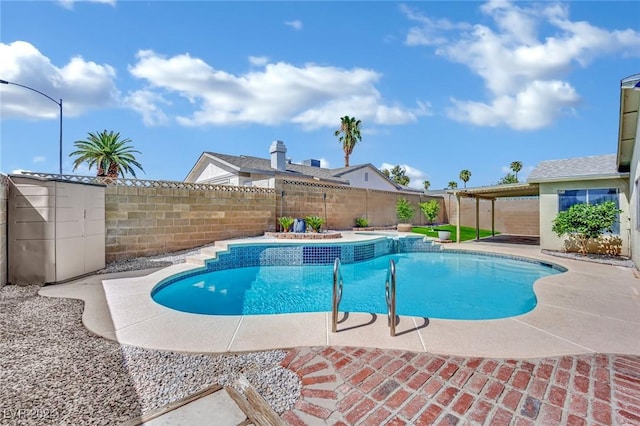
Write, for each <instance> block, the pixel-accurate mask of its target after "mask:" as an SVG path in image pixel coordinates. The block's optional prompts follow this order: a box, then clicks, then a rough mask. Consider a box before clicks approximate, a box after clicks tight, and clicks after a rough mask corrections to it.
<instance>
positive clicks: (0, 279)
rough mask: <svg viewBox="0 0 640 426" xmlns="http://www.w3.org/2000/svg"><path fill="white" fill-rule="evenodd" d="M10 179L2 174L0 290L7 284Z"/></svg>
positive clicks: (0, 196) (0, 180)
mask: <svg viewBox="0 0 640 426" xmlns="http://www.w3.org/2000/svg"><path fill="white" fill-rule="evenodd" d="M8 199H9V178H8V177H7V176H5V175H3V174H0V288H1V287H3V286H4V285H5V284H6V283H7V265H8V260H7V223H8V220H7V201H8Z"/></svg>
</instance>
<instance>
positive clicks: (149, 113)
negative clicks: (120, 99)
mask: <svg viewBox="0 0 640 426" xmlns="http://www.w3.org/2000/svg"><path fill="white" fill-rule="evenodd" d="M124 103H125V105H127V106H128V107H129V108H131V109H133V110H134V111H137V112H139V113H140V114H141V115H142V121H143V123H144V124H145V126H149V127H151V126H163V125H167V124H169V117H167V114H165V113H164V111H162V109H160V107H159V106H158V105H159V104H164V105H169V104H170V102H168V101H167V100H166V99H164V98H163V97H162V96H161V95H160V94H158V93H155V92H152V91H149V90H136V91H134V92H130V93H129V95H128V96H126V97H125V99H124Z"/></svg>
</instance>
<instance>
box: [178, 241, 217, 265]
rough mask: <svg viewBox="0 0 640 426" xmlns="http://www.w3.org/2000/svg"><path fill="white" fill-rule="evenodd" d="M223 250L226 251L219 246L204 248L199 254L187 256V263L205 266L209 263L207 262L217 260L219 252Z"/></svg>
mask: <svg viewBox="0 0 640 426" xmlns="http://www.w3.org/2000/svg"><path fill="white" fill-rule="evenodd" d="M221 250H224V248H222V247H217V246H209V247H203V248H201V249H200V253H199V254H194V255H191V256H187V258H186V259H185V262H187V263H191V264H194V265H201V266H204V265H205V264H206V263H207V260H211V259H215V258H216V257H218V252H219V251H221Z"/></svg>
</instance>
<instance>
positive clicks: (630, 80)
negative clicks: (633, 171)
mask: <svg viewBox="0 0 640 426" xmlns="http://www.w3.org/2000/svg"><path fill="white" fill-rule="evenodd" d="M639 106H640V74H635V75H632V76H629V77H627V78H625V79H623V80H622V81H621V82H620V124H619V126H618V158H617V161H618V163H617V165H618V170H619V171H621V172H627V171H629V169H630V165H631V157H632V156H633V147H634V146H635V142H636V134H637V131H638V129H637V127H638V109H639Z"/></svg>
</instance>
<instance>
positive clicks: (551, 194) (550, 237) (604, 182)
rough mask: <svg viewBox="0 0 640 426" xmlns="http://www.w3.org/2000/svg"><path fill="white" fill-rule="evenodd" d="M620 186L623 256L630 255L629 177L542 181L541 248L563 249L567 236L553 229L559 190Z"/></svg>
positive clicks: (619, 199)
mask: <svg viewBox="0 0 640 426" xmlns="http://www.w3.org/2000/svg"><path fill="white" fill-rule="evenodd" d="M593 188H618V204H619V206H620V209H622V211H623V212H622V213H621V214H620V238H621V239H622V251H621V254H622V255H623V256H628V255H629V236H630V234H629V230H630V222H629V182H628V180H627V179H620V178H617V179H599V180H581V181H564V182H552V183H540V248H541V249H546V250H563V248H564V241H565V240H566V236H563V237H558V236H557V235H556V234H555V233H554V232H553V231H552V230H551V227H552V222H553V219H555V217H556V215H557V214H558V191H559V190H563V189H564V190H569V189H593Z"/></svg>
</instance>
